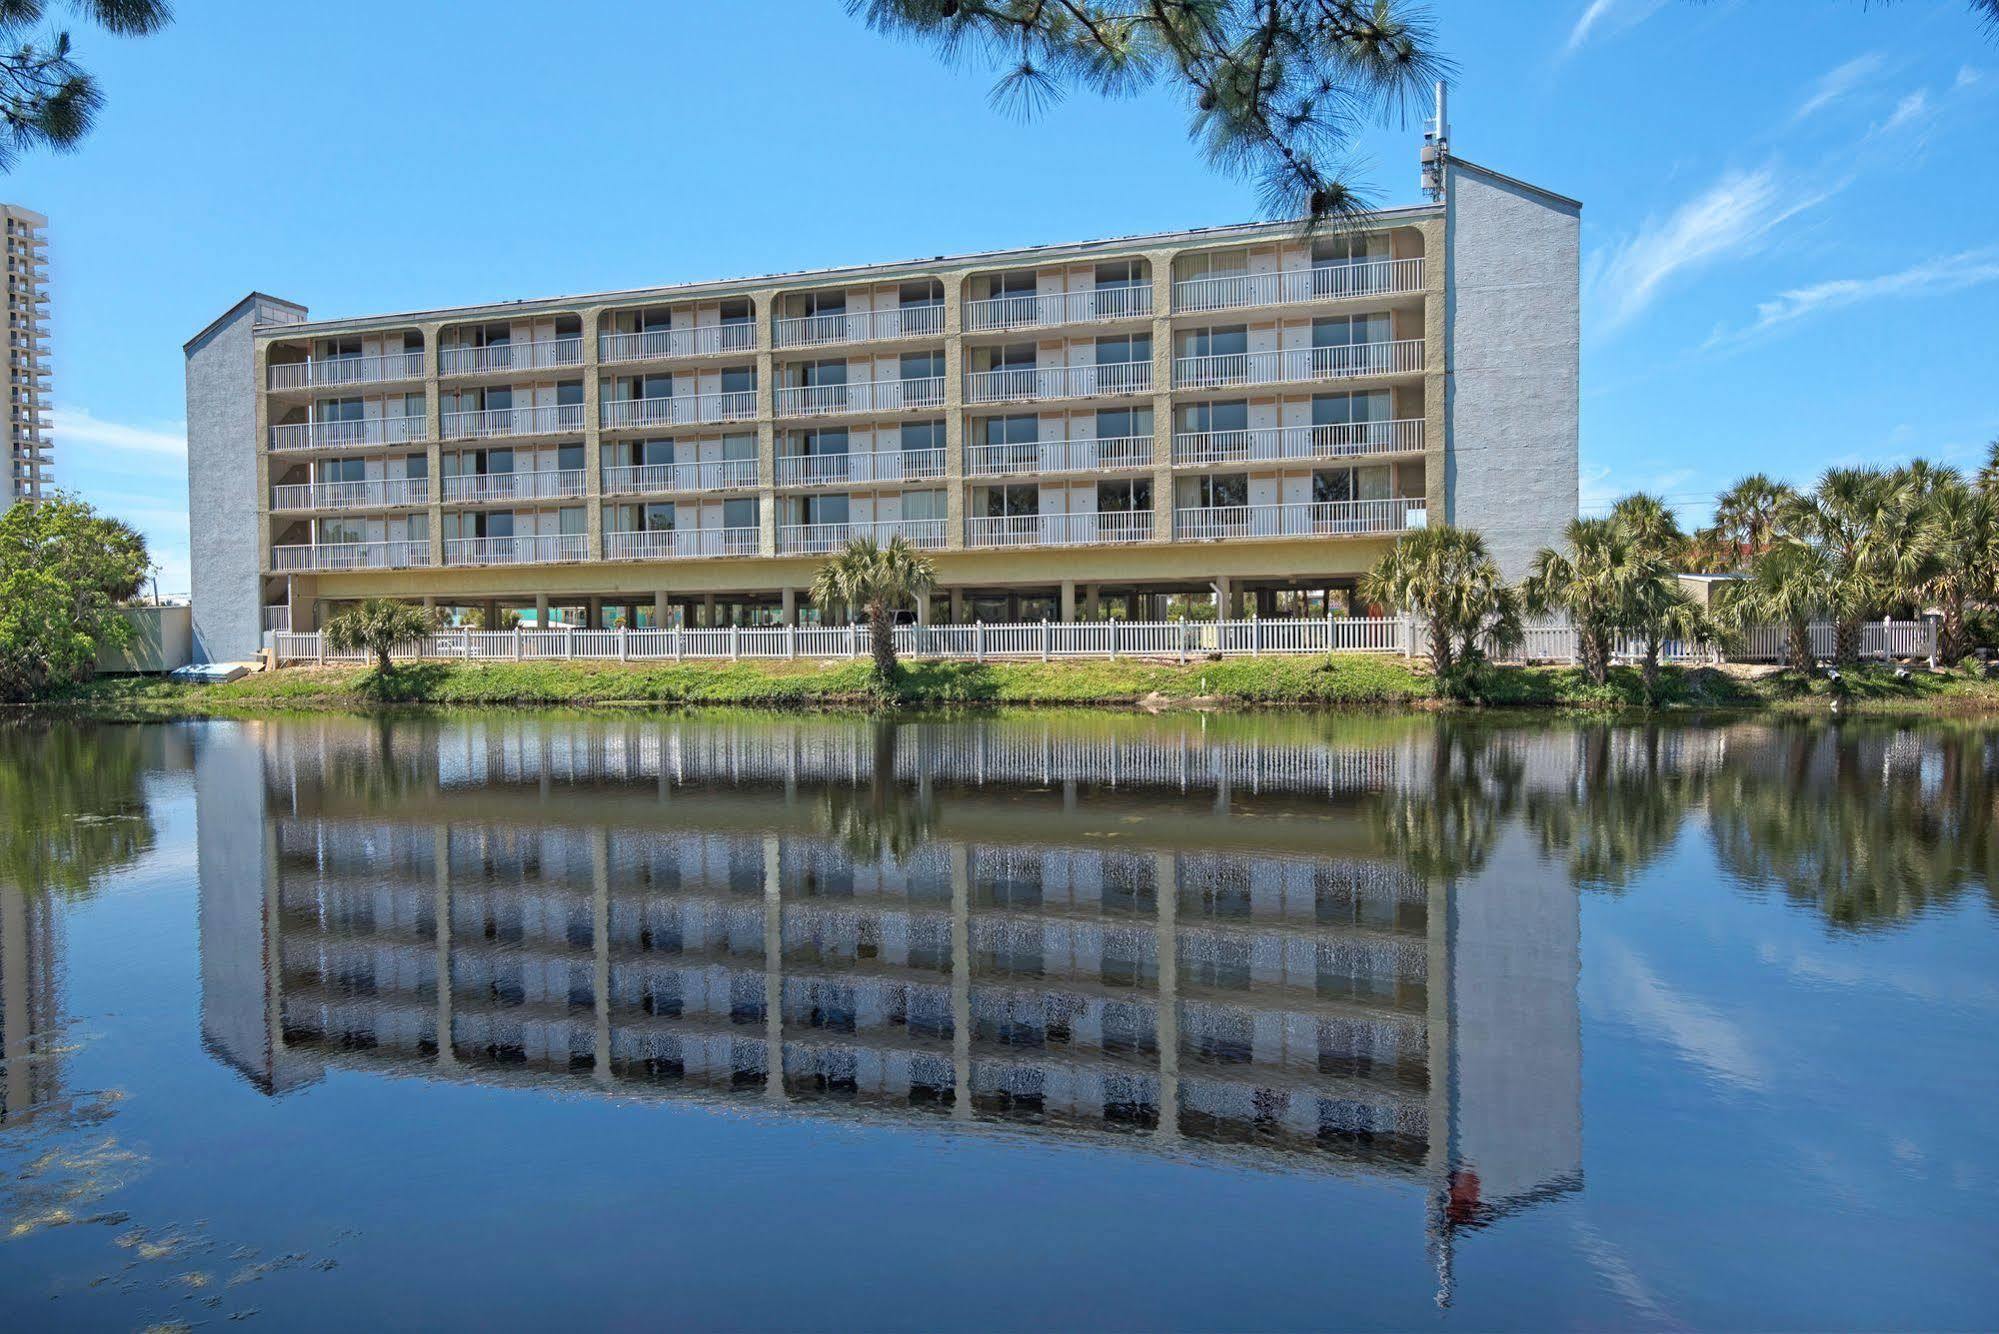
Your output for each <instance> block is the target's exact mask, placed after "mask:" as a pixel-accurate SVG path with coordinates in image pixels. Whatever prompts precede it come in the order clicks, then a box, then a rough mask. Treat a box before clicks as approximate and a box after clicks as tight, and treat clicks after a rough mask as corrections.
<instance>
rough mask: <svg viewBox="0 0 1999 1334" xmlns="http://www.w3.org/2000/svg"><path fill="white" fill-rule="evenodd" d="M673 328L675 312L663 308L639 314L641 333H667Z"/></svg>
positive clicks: (643, 311)
mask: <svg viewBox="0 0 1999 1334" xmlns="http://www.w3.org/2000/svg"><path fill="white" fill-rule="evenodd" d="M672 328H673V312H672V311H670V310H668V309H667V308H666V307H664V306H661V307H659V308H657V309H654V310H642V311H640V312H639V329H638V331H639V332H640V333H666V332H668V331H669V330H671V329H672Z"/></svg>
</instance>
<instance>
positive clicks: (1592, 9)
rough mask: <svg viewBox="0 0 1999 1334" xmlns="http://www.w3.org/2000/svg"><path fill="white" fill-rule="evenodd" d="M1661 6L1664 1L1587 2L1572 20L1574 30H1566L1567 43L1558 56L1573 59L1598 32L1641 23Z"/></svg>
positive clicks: (1622, 0)
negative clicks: (1567, 34)
mask: <svg viewBox="0 0 1999 1334" xmlns="http://www.w3.org/2000/svg"><path fill="white" fill-rule="evenodd" d="M1664 4H1665V0H1590V3H1589V4H1588V6H1587V7H1585V8H1584V10H1583V12H1582V13H1581V14H1579V15H1577V16H1576V22H1575V26H1574V27H1572V28H1570V29H1569V40H1568V41H1567V42H1566V43H1564V44H1563V46H1562V55H1563V56H1571V55H1574V54H1575V53H1576V51H1578V50H1579V49H1581V47H1582V45H1583V43H1585V42H1587V41H1588V40H1589V39H1590V38H1591V37H1592V36H1593V35H1595V34H1596V33H1597V32H1599V31H1609V30H1612V29H1621V28H1629V27H1632V26H1634V25H1636V24H1639V23H1643V22H1644V21H1645V20H1646V19H1648V18H1650V17H1651V16H1652V15H1653V14H1654V13H1656V12H1658V10H1659V9H1660V7H1661V6H1662V5H1664Z"/></svg>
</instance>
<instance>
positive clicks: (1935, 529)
mask: <svg viewBox="0 0 1999 1334" xmlns="http://www.w3.org/2000/svg"><path fill="white" fill-rule="evenodd" d="M1916 547H1917V554H1916V562H1917V569H1916V573H1915V577H1914V579H1913V581H1912V583H1913V591H1914V592H1915V593H1916V595H1917V597H1918V599H1919V600H1920V601H1922V602H1923V603H1925V604H1928V605H1932V606H1935V607H1936V608H1937V610H1938V611H1939V612H1941V613H1942V620H1941V622H1940V623H1939V624H1938V626H1937V660H1938V661H1939V662H1943V663H1954V662H1956V661H1957V660H1958V659H1960V658H1962V657H1963V656H1964V655H1965V654H1966V653H1968V652H1970V650H1971V645H1970V641H1969V637H1968V636H1967V635H1966V634H1965V628H1964V609H1965V605H1966V604H1967V603H1968V602H1971V601H1973V600H1974V599H1985V598H1990V597H1992V596H1993V595H1994V594H1995V592H1999V500H1995V499H1994V498H1993V497H1992V496H1990V495H1988V494H1986V493H1985V492H1983V491H1980V490H1976V489H1974V488H1973V487H1971V486H1970V485H1968V484H1967V483H1966V482H1965V481H1964V480H1963V479H1962V478H1960V477H1958V476H1957V475H1956V474H1955V473H1952V474H1950V476H1949V478H1948V480H1945V481H1943V482H1940V483H1939V484H1938V485H1937V486H1936V487H1935V489H1933V490H1932V491H1931V492H1930V493H1929V496H1928V498H1927V499H1926V501H1925V502H1924V504H1923V506H1922V513H1921V516H1920V517H1919V519H1918V521H1917V529H1916Z"/></svg>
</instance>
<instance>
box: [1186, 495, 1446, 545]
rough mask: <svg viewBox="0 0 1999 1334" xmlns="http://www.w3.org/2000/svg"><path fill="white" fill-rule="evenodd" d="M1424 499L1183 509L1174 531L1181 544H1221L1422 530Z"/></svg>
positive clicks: (1311, 502)
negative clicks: (1242, 540)
mask: <svg viewBox="0 0 1999 1334" xmlns="http://www.w3.org/2000/svg"><path fill="white" fill-rule="evenodd" d="M1425 519H1426V510H1425V507H1424V502H1423V498H1422V497H1420V496H1411V497H1407V498H1403V499H1397V500H1326V501H1309V502H1301V503H1298V504H1291V505H1228V506H1216V507H1214V508H1211V509H1183V510H1180V511H1179V512H1178V513H1177V514H1175V515H1174V522H1173V535H1174V537H1175V538H1176V539H1178V540H1179V541H1182V542H1222V541H1229V540H1231V539H1238V538H1256V537H1356V536H1365V535H1368V534H1373V533H1385V534H1394V533H1400V532H1403V531H1404V530H1406V529H1410V528H1421V527H1423V525H1424V522H1425Z"/></svg>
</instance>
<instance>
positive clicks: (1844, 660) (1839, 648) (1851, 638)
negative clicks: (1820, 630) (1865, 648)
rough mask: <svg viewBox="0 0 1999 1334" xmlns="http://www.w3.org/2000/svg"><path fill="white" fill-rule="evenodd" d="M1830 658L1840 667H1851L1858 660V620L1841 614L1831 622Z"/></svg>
mask: <svg viewBox="0 0 1999 1334" xmlns="http://www.w3.org/2000/svg"><path fill="white" fill-rule="evenodd" d="M1832 660H1833V661H1834V662H1836V663H1838V664H1839V665H1840V666H1842V667H1852V666H1855V665H1856V664H1858V663H1859V661H1860V622H1859V621H1858V620H1857V619H1855V618H1854V617H1851V616H1842V617H1840V618H1839V619H1838V620H1836V621H1834V622H1833V623H1832Z"/></svg>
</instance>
